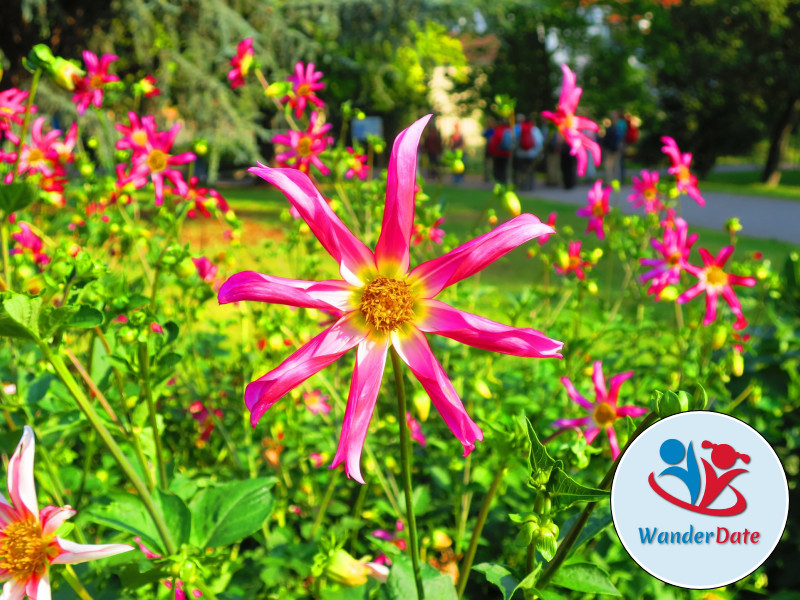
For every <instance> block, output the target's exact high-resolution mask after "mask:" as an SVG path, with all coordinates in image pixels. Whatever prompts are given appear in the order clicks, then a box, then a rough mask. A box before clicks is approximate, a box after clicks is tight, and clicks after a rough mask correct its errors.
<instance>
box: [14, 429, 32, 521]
mask: <svg viewBox="0 0 800 600" xmlns="http://www.w3.org/2000/svg"><path fill="white" fill-rule="evenodd" d="M35 446H36V443H35V441H34V439H33V429H31V427H30V425H25V428H24V429H23V431H22V439H21V440H20V441H19V444H18V445H17V449H16V450H15V451H14V455H13V456H12V457H11V460H9V461H8V494H9V496H11V502H12V503H13V504H14V508H15V509H16V510H17V511H18V512H19V513H20V514H22V513H23V512H27V513H28V514H30V515H32V516H34V517H36V519H37V520H38V519H39V503H38V502H37V501H36V485H35V483H34V480H33V456H34V451H35Z"/></svg>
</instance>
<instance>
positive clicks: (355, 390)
mask: <svg viewBox="0 0 800 600" xmlns="http://www.w3.org/2000/svg"><path fill="white" fill-rule="evenodd" d="M388 350H389V338H388V337H384V338H383V339H380V338H374V337H370V338H367V339H365V340H364V341H362V342H361V343H359V345H358V351H357V353H356V366H355V370H354V371H353V381H352V382H351V383H350V395H349V396H348V397H347V408H346V409H345V412H344V423H342V435H341V437H340V438H339V447H338V448H337V450H336V456H334V457H333V462H332V463H331V468H334V467H336V466H338V465H340V464H342V462H344V470H345V473H347V476H348V477H352V478H353V479H355V480H356V481H358V482H359V483H364V478H363V477H362V476H361V466H360V463H361V450H362V449H363V448H364V440H365V439H366V437H367V431H368V430H369V422H370V420H371V419H372V412H373V411H374V410H375V401H376V400H377V399H378V392H379V391H380V389H381V380H382V379H383V370H384V367H385V366H386V353H387V352H388Z"/></svg>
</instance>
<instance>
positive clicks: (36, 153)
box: [28, 148, 44, 164]
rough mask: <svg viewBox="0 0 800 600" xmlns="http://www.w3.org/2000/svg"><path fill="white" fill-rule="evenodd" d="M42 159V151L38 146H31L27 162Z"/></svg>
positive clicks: (36, 161) (37, 161) (40, 160)
mask: <svg viewBox="0 0 800 600" xmlns="http://www.w3.org/2000/svg"><path fill="white" fill-rule="evenodd" d="M43 160H44V152H42V151H41V150H39V149H38V148H31V150H30V152H28V162H29V163H31V164H34V163H39V162H42V161H43Z"/></svg>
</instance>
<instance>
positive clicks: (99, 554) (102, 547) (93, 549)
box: [52, 538, 135, 565]
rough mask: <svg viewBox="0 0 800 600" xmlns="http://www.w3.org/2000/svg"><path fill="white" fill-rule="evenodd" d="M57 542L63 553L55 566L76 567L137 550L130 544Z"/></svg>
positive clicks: (55, 562)
mask: <svg viewBox="0 0 800 600" xmlns="http://www.w3.org/2000/svg"><path fill="white" fill-rule="evenodd" d="M55 541H56V543H57V544H58V547H59V548H60V550H61V552H60V553H59V555H58V556H56V557H55V558H54V559H53V561H52V564H54V565H74V564H76V563H82V562H86V561H87V560H97V559H99V558H108V557H109V556H114V555H115V554H121V553H123V552H128V551H129V550H134V549H135V548H134V547H133V546H129V545H128V544H76V543H75V542H70V541H69V540H63V539H61V538H56V539H55Z"/></svg>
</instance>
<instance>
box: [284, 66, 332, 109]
mask: <svg viewBox="0 0 800 600" xmlns="http://www.w3.org/2000/svg"><path fill="white" fill-rule="evenodd" d="M320 79H322V72H321V71H315V70H314V63H312V62H310V63H308V64H307V65H304V64H303V63H302V62H298V63H297V64H296V65H295V66H294V75H289V76H288V77H287V78H286V80H287V81H291V82H292V84H293V85H292V94H291V95H290V96H284V97H283V99H282V100H281V102H286V101H287V100H288V102H289V106H291V107H293V108H294V114H295V116H297V117H299V116H301V115H302V114H303V111H305V109H306V105H307V104H308V103H309V102H312V103H313V104H315V105H316V106H317V107H318V108H322V107H323V106H325V103H324V102H323V101H322V100H320V99H319V98H318V97H317V94H316V93H317V92H318V91H320V90H321V89H322V88H324V87H325V84H324V83H320V81H319V80H320Z"/></svg>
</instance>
